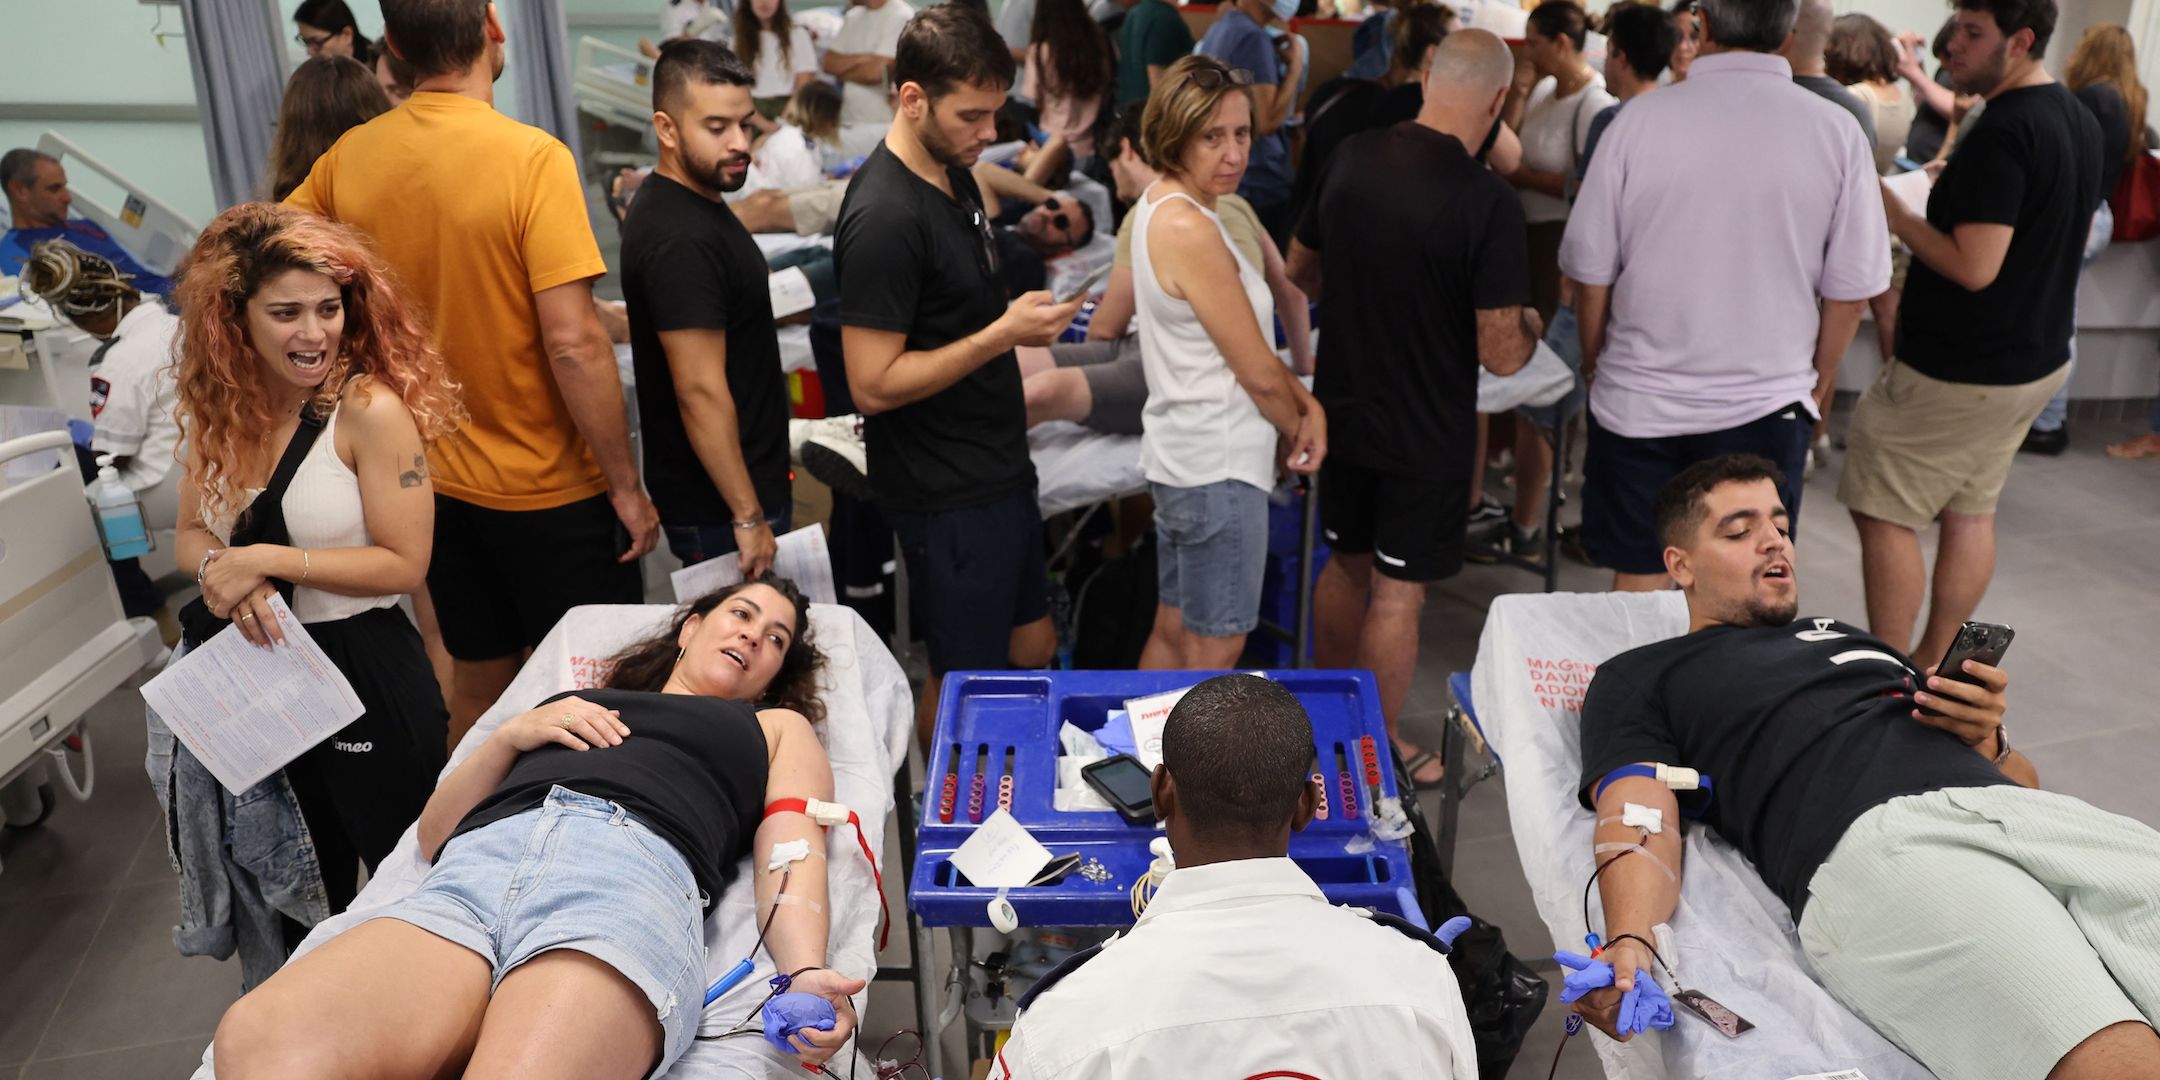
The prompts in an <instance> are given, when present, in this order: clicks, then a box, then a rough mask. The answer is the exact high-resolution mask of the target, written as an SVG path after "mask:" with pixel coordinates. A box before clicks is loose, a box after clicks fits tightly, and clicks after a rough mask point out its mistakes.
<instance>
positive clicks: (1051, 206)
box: [1042, 195, 1072, 230]
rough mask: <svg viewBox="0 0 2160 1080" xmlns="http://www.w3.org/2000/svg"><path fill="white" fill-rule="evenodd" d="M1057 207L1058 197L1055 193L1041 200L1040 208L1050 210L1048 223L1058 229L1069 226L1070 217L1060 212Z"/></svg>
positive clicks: (1070, 222) (1070, 224)
mask: <svg viewBox="0 0 2160 1080" xmlns="http://www.w3.org/2000/svg"><path fill="white" fill-rule="evenodd" d="M1058 207H1059V203H1058V198H1057V196H1055V195H1052V196H1050V197H1049V198H1047V199H1044V200H1043V204H1042V208H1043V209H1045V210H1048V211H1050V224H1052V225H1055V226H1057V227H1058V228H1059V229H1060V230H1063V229H1069V228H1071V227H1072V218H1071V217H1070V216H1068V215H1066V214H1064V213H1062V212H1061V211H1060V210H1059V209H1058Z"/></svg>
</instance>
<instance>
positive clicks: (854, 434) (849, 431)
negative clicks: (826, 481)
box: [787, 413, 862, 465]
mask: <svg viewBox="0 0 2160 1080" xmlns="http://www.w3.org/2000/svg"><path fill="white" fill-rule="evenodd" d="M813 435H832V436H836V437H839V438H844V439H855V440H857V441H861V439H862V417H860V416H857V415H855V414H854V413H848V414H847V415H845V416H824V417H819V418H818V419H816V420H800V419H796V418H794V417H789V418H788V422H787V441H788V460H789V461H792V462H794V463H795V464H797V465H800V464H802V449H803V444H804V443H806V442H808V441H810V437H811V436H813Z"/></svg>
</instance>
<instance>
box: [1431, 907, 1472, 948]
mask: <svg viewBox="0 0 2160 1080" xmlns="http://www.w3.org/2000/svg"><path fill="white" fill-rule="evenodd" d="M1468 929H1470V916H1468V915H1457V916H1455V917H1454V918H1452V919H1449V920H1448V921H1446V922H1444V923H1441V924H1440V929H1438V930H1435V931H1433V936H1434V937H1436V938H1439V939H1440V944H1442V945H1445V946H1447V947H1448V948H1450V949H1452V948H1454V947H1455V939H1456V938H1459V937H1461V936H1462V935H1463V931H1465V930H1468Z"/></svg>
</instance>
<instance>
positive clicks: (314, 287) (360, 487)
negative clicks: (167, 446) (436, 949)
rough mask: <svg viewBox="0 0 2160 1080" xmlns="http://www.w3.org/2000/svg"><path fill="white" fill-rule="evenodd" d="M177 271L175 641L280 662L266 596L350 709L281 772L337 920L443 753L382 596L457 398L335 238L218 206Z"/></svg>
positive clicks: (419, 560)
mask: <svg viewBox="0 0 2160 1080" xmlns="http://www.w3.org/2000/svg"><path fill="white" fill-rule="evenodd" d="M188 266H189V270H188V272H187V274H186V275H185V276H184V277H183V278H182V280H181V281H180V283H179V287H178V289H177V293H178V295H177V299H178V301H179V304H180V308H181V313H182V314H181V345H180V348H179V350H178V351H179V363H178V384H179V413H180V418H181V422H182V425H183V427H184V428H185V429H186V431H187V432H188V451H187V454H186V460H185V465H186V475H185V479H184V480H183V482H182V485H181V492H180V531H179V535H178V537H177V538H176V542H175V545H174V546H175V548H176V549H177V550H176V555H177V557H178V558H179V560H180V563H181V565H182V566H183V567H186V568H189V569H193V570H195V572H196V578H197V580H198V582H199V583H200V584H201V586H202V604H203V607H204V608H206V609H207V612H206V613H204V614H201V615H193V614H189V615H183V621H186V622H187V623H188V626H189V634H188V640H189V642H190V643H191V644H199V643H200V640H201V636H202V635H204V634H206V633H214V632H216V630H217V626H218V622H217V620H222V619H230V620H232V625H233V626H235V627H237V628H238V629H239V631H240V633H241V634H242V635H244V636H245V637H246V638H247V640H249V641H250V642H253V643H255V644H256V645H258V646H263V647H280V643H282V642H284V640H285V638H286V636H287V634H288V633H290V632H291V631H290V630H289V629H288V628H286V627H284V626H281V625H280V624H279V622H278V619H277V613H276V611H275V610H274V608H273V606H272V603H271V601H272V598H273V597H276V596H277V595H279V593H280V592H284V593H285V594H286V595H287V596H288V597H289V599H290V604H291V607H292V614H293V616H294V618H295V620H296V621H297V622H298V623H299V624H300V625H301V626H302V627H304V630H305V633H306V634H307V636H308V638H309V639H310V640H312V641H313V642H314V643H315V645H316V646H317V647H318V648H320V649H321V650H322V651H323V653H324V655H325V656H327V657H328V658H329V660H330V662H331V663H332V664H334V665H336V666H337V668H338V670H339V672H340V673H341V674H343V675H344V676H345V679H346V681H347V682H349V683H351V684H352V687H353V691H354V694H355V695H356V696H357V697H358V698H359V699H360V702H361V705H362V707H363V709H364V711H363V713H362V714H361V716H360V718H359V719H358V720H355V721H354V722H353V723H352V724H350V725H348V726H346V727H345V728H343V729H341V730H339V731H338V732H336V733H335V734H333V735H332V736H331V737H330V738H329V739H327V740H325V741H323V742H322V743H320V744H318V745H316V746H315V747H314V748H312V749H310V750H308V751H307V752H306V753H304V754H302V755H301V756H300V758H298V759H297V760H295V761H293V762H292V763H291V764H289V765H287V766H286V768H285V778H286V779H287V780H288V781H289V782H290V783H291V786H292V790H293V793H294V796H295V798H296V799H297V801H298V804H299V810H300V814H301V816H302V817H303V818H304V819H305V824H306V825H307V830H306V835H307V837H308V838H309V840H310V841H311V842H312V844H313V845H314V848H315V854H316V856H317V860H318V863H319V865H320V866H321V870H322V877H323V885H324V889H325V892H326V894H327V896H328V899H329V901H330V906H331V910H332V911H336V910H338V909H339V908H342V907H343V906H344V905H345V904H347V903H350V902H351V899H352V896H353V892H354V890H355V889H356V888H357V884H358V882H357V878H358V867H359V866H360V865H361V864H362V863H363V862H364V863H366V864H367V865H368V866H369V867H370V868H371V869H372V868H373V867H374V865H375V863H376V862H377V861H378V860H379V859H381V858H382V857H383V856H384V855H386V854H388V853H389V850H390V848H391V847H392V846H393V845H394V844H395V843H396V842H397V838H398V836H399V834H401V833H402V832H403V831H404V829H405V827H406V826H407V825H409V824H411V823H412V821H413V820H414V818H416V817H417V816H418V815H419V812H420V809H421V807H422V806H424V805H426V802H427V798H428V795H429V793H430V792H431V791H432V790H433V788H434V782H435V776H436V774H437V773H438V772H439V771H440V770H441V768H442V765H443V762H444V759H445V758H446V756H447V750H448V748H447V746H446V743H445V740H446V738H447V728H448V713H447V711H446V710H445V709H444V707H443V700H442V693H441V689H440V687H439V686H438V685H437V684H436V681H435V677H434V673H433V670H432V668H431V667H430V666H429V664H428V660H427V654H426V652H425V650H424V649H423V648H422V646H421V643H420V637H419V634H418V632H417V631H416V630H415V629H414V628H413V625H412V623H411V621H410V620H408V619H407V618H406V617H405V614H404V612H403V611H402V610H400V609H399V608H398V607H397V601H398V598H399V597H400V596H403V595H405V594H406V593H409V592H411V591H413V590H414V589H417V588H419V587H420V584H421V582H422V581H423V580H424V577H425V575H426V572H427V565H428V559H429V556H430V554H431V552H432V549H433V541H434V517H435V503H434V492H433V489H432V488H431V487H430V486H429V483H428V466H427V457H426V447H427V443H428V441H430V440H432V439H434V438H435V437H437V436H440V435H443V434H445V433H447V432H448V431H450V430H451V429H452V428H453V427H454V425H455V424H456V423H457V422H458V420H459V419H460V417H461V410H460V409H459V407H458V404H457V399H456V386H455V385H454V384H453V383H452V382H451V381H450V379H449V376H448V374H447V372H446V371H445V369H444V367H443V362H442V357H441V356H440V355H439V354H437V353H436V352H435V350H434V347H433V346H432V345H430V344H429V342H428V339H427V336H426V333H425V330H424V329H423V327H422V326H421V324H420V322H419V320H418V319H417V317H416V316H415V314H414V313H413V312H412V311H411V310H410V309H408V308H407V307H406V306H405V304H404V302H403V301H402V300H401V299H400V298H399V297H398V296H397V295H396V293H395V292H394V291H393V288H394V286H393V285H392V283H391V281H390V279H389V278H388V276H387V275H386V274H385V273H384V271H383V264H382V261H381V259H380V258H379V257H378V256H376V255H375V253H374V252H373V251H372V250H370V249H369V248H368V246H367V244H366V241H365V240H364V239H362V237H361V236H360V234H359V233H357V232H355V231H354V230H352V229H350V228H347V227H345V226H342V225H337V224H335V223H333V222H329V221H326V220H324V219H322V218H319V217H316V216H314V215H312V214H308V213H306V212H304V211H300V210H295V209H291V208H288V207H282V206H275V205H272V204H268V203H251V204H246V205H242V206H237V207H234V208H233V209H231V210H228V211H226V212H225V213H224V214H221V215H219V217H218V219H217V220H216V221H214V222H212V223H211V225H210V228H209V229H207V230H205V231H204V232H203V234H202V236H201V238H200V239H199V240H198V241H197V242H196V245H195V249H194V251H193V252H192V253H191V254H190V256H189V259H188ZM265 488H276V489H278V491H276V492H274V493H273V492H266V491H265V490H264V489H265ZM272 494H277V495H279V496H280V497H278V498H276V499H275V500H274V503H273V502H272V501H268V500H271V496H272ZM280 515H282V521H280V520H279V518H280ZM236 534H237V535H236ZM538 539H539V538H536V542H537V541H538ZM175 662H176V663H187V662H188V661H187V659H186V657H185V656H184V655H183V656H182V657H181V658H180V659H179V660H177V661H175ZM167 809H168V811H169V812H181V811H182V808H174V807H168V808H167Z"/></svg>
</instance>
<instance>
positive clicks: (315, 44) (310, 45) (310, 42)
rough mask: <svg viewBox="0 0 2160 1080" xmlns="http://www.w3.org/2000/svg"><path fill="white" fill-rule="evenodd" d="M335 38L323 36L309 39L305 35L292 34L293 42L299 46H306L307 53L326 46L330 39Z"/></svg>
mask: <svg viewBox="0 0 2160 1080" xmlns="http://www.w3.org/2000/svg"><path fill="white" fill-rule="evenodd" d="M336 36H337V35H336V34H324V35H322V36H320V37H309V36H307V35H306V34H294V35H293V40H294V41H297V42H299V43H300V44H301V45H304V46H306V47H307V49H308V51H310V52H313V51H314V50H316V49H320V48H322V47H323V46H325V45H328V44H329V43H330V39H331V38H334V37H336Z"/></svg>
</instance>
